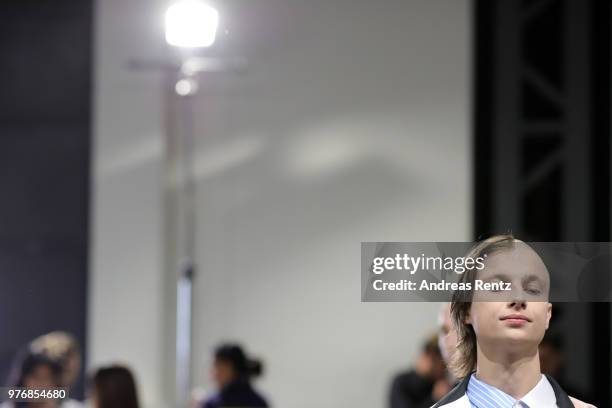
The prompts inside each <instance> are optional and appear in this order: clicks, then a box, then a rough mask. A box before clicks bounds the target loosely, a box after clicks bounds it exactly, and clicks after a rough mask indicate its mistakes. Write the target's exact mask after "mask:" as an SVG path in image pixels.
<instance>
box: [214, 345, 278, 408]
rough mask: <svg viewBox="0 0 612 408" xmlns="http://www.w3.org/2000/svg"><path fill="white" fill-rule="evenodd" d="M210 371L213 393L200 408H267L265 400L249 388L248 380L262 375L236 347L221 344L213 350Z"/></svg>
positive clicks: (259, 369)
mask: <svg viewBox="0 0 612 408" xmlns="http://www.w3.org/2000/svg"><path fill="white" fill-rule="evenodd" d="M214 357H215V359H214V364H213V367H212V377H213V381H214V382H215V384H216V386H217V390H218V391H217V393H216V394H215V395H213V396H212V397H211V398H209V399H208V400H207V401H206V402H204V404H203V406H202V407H203V408H221V407H241V408H268V407H269V405H268V403H267V402H266V400H265V399H264V398H263V397H262V396H261V395H260V394H259V393H258V392H257V391H255V389H254V388H253V386H252V385H251V379H253V378H255V377H258V376H260V375H261V374H262V371H263V368H262V364H261V362H259V361H257V360H253V359H250V358H248V357H247V355H246V353H245V352H244V350H243V349H242V347H240V346H239V345H236V344H222V345H221V346H219V347H218V348H217V349H216V350H215V356H214Z"/></svg>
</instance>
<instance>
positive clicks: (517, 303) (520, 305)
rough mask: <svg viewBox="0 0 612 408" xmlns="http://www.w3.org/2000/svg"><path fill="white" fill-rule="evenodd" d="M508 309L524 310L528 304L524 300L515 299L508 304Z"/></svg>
mask: <svg viewBox="0 0 612 408" xmlns="http://www.w3.org/2000/svg"><path fill="white" fill-rule="evenodd" d="M508 307H510V308H511V309H515V310H524V309H525V308H526V307H527V302H526V301H525V300H524V299H519V298H517V299H513V300H512V301H510V302H509V303H508Z"/></svg>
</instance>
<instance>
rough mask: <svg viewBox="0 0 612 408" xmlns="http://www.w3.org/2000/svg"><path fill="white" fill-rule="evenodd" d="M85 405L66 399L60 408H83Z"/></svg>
mask: <svg viewBox="0 0 612 408" xmlns="http://www.w3.org/2000/svg"><path fill="white" fill-rule="evenodd" d="M84 406H85V405H84V404H83V403H82V402H80V401H77V400H73V399H66V400H64V401H62V403H61V404H60V407H61V408H83V407H84Z"/></svg>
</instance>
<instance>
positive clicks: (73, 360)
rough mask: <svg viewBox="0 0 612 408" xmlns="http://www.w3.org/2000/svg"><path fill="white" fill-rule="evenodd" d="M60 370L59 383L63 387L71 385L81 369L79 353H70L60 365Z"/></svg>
mask: <svg viewBox="0 0 612 408" xmlns="http://www.w3.org/2000/svg"><path fill="white" fill-rule="evenodd" d="M62 371H63V372H62V378H61V385H62V386H63V387H70V386H72V385H73V384H74V383H75V382H76V379H77V377H78V376H79V371H81V357H80V356H79V353H77V352H72V353H70V355H69V356H68V357H67V358H66V362H65V363H64V366H63V367H62Z"/></svg>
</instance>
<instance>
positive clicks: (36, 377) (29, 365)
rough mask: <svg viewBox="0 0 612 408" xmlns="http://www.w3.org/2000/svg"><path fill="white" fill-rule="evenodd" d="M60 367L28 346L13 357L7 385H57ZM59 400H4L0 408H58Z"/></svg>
mask: <svg viewBox="0 0 612 408" xmlns="http://www.w3.org/2000/svg"><path fill="white" fill-rule="evenodd" d="M60 374H61V367H60V366H59V364H57V363H56V362H55V361H53V360H52V359H50V358H49V357H47V356H46V355H44V354H39V353H32V352H31V350H30V349H29V348H28V349H26V351H25V352H22V353H20V354H19V355H18V356H17V358H16V359H15V363H14V365H13V370H12V373H11V378H10V379H9V387H25V388H29V389H35V390H36V389H37V390H41V389H49V388H54V387H58V386H59V381H60ZM58 407H59V401H55V400H43V401H38V402H21V401H5V402H3V403H2V404H0V408H58Z"/></svg>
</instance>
